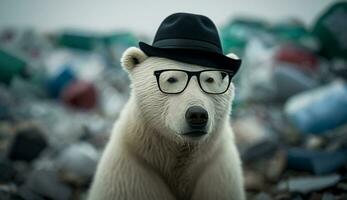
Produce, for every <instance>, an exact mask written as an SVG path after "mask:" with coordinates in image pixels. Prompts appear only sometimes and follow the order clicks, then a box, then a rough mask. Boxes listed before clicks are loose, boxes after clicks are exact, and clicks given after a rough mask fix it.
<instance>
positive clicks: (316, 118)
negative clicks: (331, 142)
mask: <svg viewBox="0 0 347 200" xmlns="http://www.w3.org/2000/svg"><path fill="white" fill-rule="evenodd" d="M285 113H286V115H287V117H288V118H289V120H290V121H291V122H292V123H293V124H294V126H295V127H296V128H297V129H298V130H300V131H301V132H303V133H313V134H323V133H324V132H326V131H329V130H332V129H334V128H337V127H339V126H342V125H344V124H346V123H347V84H346V83H345V82H344V81H342V80H338V81H335V82H332V83H331V84H329V85H327V86H323V87H320V88H317V89H314V90H310V91H307V92H304V93H301V94H298V95H296V96H294V97H292V98H290V99H289V100H288V102H287V103H286V105H285Z"/></svg>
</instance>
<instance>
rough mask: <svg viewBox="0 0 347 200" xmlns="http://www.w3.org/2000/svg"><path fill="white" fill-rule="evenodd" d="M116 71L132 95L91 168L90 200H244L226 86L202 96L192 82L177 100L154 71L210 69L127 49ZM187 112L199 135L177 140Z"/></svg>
mask: <svg viewBox="0 0 347 200" xmlns="http://www.w3.org/2000/svg"><path fill="white" fill-rule="evenodd" d="M227 56H228V57H230V58H234V59H237V56H236V55H234V54H229V55H227ZM121 63H122V66H123V68H124V69H125V70H126V71H127V72H128V73H129V77H130V79H131V82H132V85H131V88H132V91H131V95H130V98H129V100H128V102H127V104H126V106H125V107H124V109H123V110H122V112H121V114H120V117H119V119H118V121H117V122H116V123H115V125H114V128H113V131H112V135H111V138H110V140H109V142H108V144H107V146H106V148H105V150H104V152H103V155H102V158H101V160H100V162H99V165H98V167H97V171H96V174H95V176H94V180H93V183H92V186H91V189H90V191H89V200H106V199H128V200H173V199H177V200H181V199H182V200H185V199H187V200H188V199H192V200H215V199H217V200H219V199H220V200H224V199H225V200H226V199H234V200H243V199H245V194H244V186H243V184H244V182H243V175H242V168H241V161H240V157H239V154H238V151H237V149H236V146H235V142H234V134H233V131H232V129H231V127H230V124H229V120H230V119H229V113H230V111H231V102H232V99H233V97H234V85H233V83H230V87H229V88H228V90H227V91H226V92H225V93H223V94H218V95H215V94H208V93H206V92H204V91H202V90H201V88H200V86H199V83H198V80H197V77H196V76H192V77H191V79H190V81H189V82H188V84H187V85H186V88H185V89H184V91H183V92H182V93H180V94H176V95H175V94H165V93H163V92H162V91H160V88H158V83H157V80H156V77H155V75H154V72H155V71H158V70H159V71H160V70H166V69H168V68H169V69H176V70H187V71H199V70H205V69H210V68H208V67H205V66H199V65H194V64H187V63H184V62H180V61H176V60H172V59H168V58H163V57H153V56H147V55H146V54H145V53H144V52H143V51H142V50H141V49H139V48H137V47H130V48H129V49H127V50H126V51H125V52H124V53H123V56H122V58H121ZM168 81H171V82H174V81H175V80H171V79H168ZM161 89H163V88H161ZM188 111H190V112H191V113H193V119H192V120H193V122H194V120H198V122H199V123H200V122H201V120H202V121H203V122H205V126H206V127H205V130H206V131H205V132H204V133H202V134H197V135H189V134H187V135H185V134H182V133H184V132H185V131H187V130H189V123H191V122H192V121H189V119H187V113H188ZM189 117H191V116H188V118H189ZM194 117H195V118H194ZM199 120H200V121H199ZM195 122H196V121H195Z"/></svg>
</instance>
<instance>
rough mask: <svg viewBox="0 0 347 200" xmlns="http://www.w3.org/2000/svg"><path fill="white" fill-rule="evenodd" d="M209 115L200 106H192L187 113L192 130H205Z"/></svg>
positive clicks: (187, 119)
mask: <svg viewBox="0 0 347 200" xmlns="http://www.w3.org/2000/svg"><path fill="white" fill-rule="evenodd" d="M207 120H208V113H207V111H206V110H205V109H204V108H202V107H200V106H192V107H190V108H188V110H187V112H186V121H187V122H188V124H189V126H190V127H192V128H204V127H205V126H206V124H207Z"/></svg>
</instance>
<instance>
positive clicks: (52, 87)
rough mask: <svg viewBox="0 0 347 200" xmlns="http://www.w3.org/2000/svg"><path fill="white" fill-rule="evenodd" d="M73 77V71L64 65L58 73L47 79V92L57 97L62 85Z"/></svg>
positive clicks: (74, 76)
mask: <svg viewBox="0 0 347 200" xmlns="http://www.w3.org/2000/svg"><path fill="white" fill-rule="evenodd" d="M75 79H76V75H75V73H74V72H73V71H72V70H71V69H70V68H69V67H65V68H64V69H63V70H62V71H61V72H60V73H58V74H57V75H56V76H54V77H52V78H51V79H49V80H48V82H47V89H48V91H49V94H50V95H51V96H52V97H55V98H57V97H58V96H59V95H60V93H61V92H62V90H63V89H64V87H65V86H67V85H68V84H69V83H70V82H72V81H73V80H75Z"/></svg>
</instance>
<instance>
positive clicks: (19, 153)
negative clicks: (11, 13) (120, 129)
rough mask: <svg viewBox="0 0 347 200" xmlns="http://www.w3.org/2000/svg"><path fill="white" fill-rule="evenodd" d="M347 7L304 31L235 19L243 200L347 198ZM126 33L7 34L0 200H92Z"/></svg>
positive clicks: (0, 60) (0, 34)
mask: <svg viewBox="0 0 347 200" xmlns="http://www.w3.org/2000/svg"><path fill="white" fill-rule="evenodd" d="M346 15H347V4H346V3H345V2H338V3H335V4H334V5H332V6H331V7H330V8H328V9H327V10H325V11H324V12H322V13H321V15H320V16H317V20H316V22H315V24H313V25H312V26H310V27H306V26H305V25H303V23H301V22H300V21H299V20H287V21H282V22H279V23H276V24H272V23H269V22H266V21H262V20H261V19H259V18H258V19H252V18H235V19H233V20H232V21H230V23H228V24H226V25H224V26H223V27H221V36H222V42H223V48H224V50H225V52H230V51H232V52H236V53H237V54H238V55H240V57H241V58H242V59H243V64H242V68H241V69H240V72H239V73H238V74H237V75H236V77H235V78H234V82H235V85H236V99H235V100H234V102H233V111H232V115H231V124H232V126H233V129H234V132H235V135H236V142H237V145H238V148H239V150H240V154H241V157H242V159H243V163H244V164H243V165H244V175H245V186H246V189H247V196H248V199H255V200H271V199H274V200H275V199H276V200H285V199H295V200H300V199H312V200H316V199H317V200H320V199H324V200H335V199H336V200H338V199H341V200H342V199H347V179H346V177H347V176H346V175H347V83H346V78H347V55H346V48H347V40H346V35H347V33H346V30H347V27H346V23H345V22H344V21H345V19H346ZM137 42H138V39H137V38H136V37H135V36H134V35H133V34H131V33H127V32H122V33H120V32H116V33H111V34H99V33H92V32H85V31H71V30H65V31H62V32H57V33H51V34H42V33H38V32H36V31H35V30H33V29H28V28H23V29H20V28H11V27H9V28H2V29H0V172H1V173H0V199H5V200H6V199H35V200H36V199H53V200H65V199H85V198H86V195H87V190H88V188H89V186H90V183H91V179H92V177H93V174H94V171H95V168H96V165H97V162H98V160H99V158H100V156H101V153H102V150H103V148H104V146H105V144H106V142H107V140H108V138H109V134H110V130H111V127H112V125H113V123H114V121H115V120H117V118H118V115H119V112H120V111H121V109H122V107H123V106H124V104H125V103H126V101H127V99H128V97H129V84H130V82H129V79H128V76H127V74H126V73H125V72H124V71H123V70H122V69H121V67H120V63H119V60H120V56H121V54H122V52H123V51H124V50H125V49H126V48H127V47H129V46H137Z"/></svg>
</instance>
